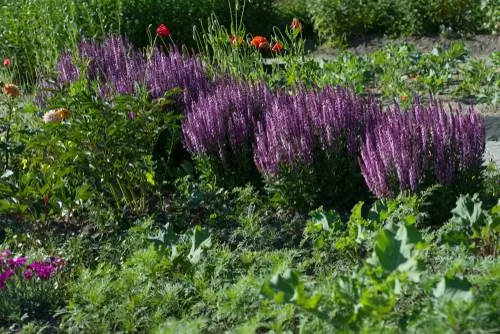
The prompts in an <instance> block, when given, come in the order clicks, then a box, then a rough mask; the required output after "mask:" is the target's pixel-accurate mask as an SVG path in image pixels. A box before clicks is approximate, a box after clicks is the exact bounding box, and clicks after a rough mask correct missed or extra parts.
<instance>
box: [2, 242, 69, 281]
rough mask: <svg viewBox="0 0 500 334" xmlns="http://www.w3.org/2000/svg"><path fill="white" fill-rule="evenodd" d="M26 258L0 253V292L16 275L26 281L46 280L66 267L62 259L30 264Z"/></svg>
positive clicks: (4, 251)
mask: <svg viewBox="0 0 500 334" xmlns="http://www.w3.org/2000/svg"><path fill="white" fill-rule="evenodd" d="M27 263H28V259H27V258H26V257H19V256H15V257H13V256H12V252H11V251H10V250H3V251H1V252H0V290H2V289H3V288H5V286H6V284H7V282H8V281H9V280H11V279H13V276H15V275H16V273H22V276H23V277H24V279H26V280H31V279H32V278H33V277H38V278H39V279H41V280H47V279H49V278H50V277H52V276H53V275H54V274H55V273H56V272H57V271H58V270H60V269H62V268H64V267H65V266H66V261H65V260H64V259H62V258H59V257H55V256H52V257H50V259H48V260H46V261H32V262H31V263H30V264H27Z"/></svg>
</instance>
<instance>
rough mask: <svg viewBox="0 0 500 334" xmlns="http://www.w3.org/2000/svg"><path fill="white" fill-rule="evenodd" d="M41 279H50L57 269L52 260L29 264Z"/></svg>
mask: <svg viewBox="0 0 500 334" xmlns="http://www.w3.org/2000/svg"><path fill="white" fill-rule="evenodd" d="M28 269H31V270H33V271H34V272H35V273H36V275H37V276H38V277H39V278H40V279H41V280H46V279H49V278H50V277H51V276H52V274H53V273H54V272H55V271H56V267H55V266H54V265H52V263H50V262H40V261H35V262H33V263H32V264H30V265H29V266H28Z"/></svg>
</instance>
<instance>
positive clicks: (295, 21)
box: [290, 17, 302, 32]
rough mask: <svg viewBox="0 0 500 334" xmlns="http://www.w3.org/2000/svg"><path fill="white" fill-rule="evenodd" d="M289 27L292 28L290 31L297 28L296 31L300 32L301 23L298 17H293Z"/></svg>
mask: <svg viewBox="0 0 500 334" xmlns="http://www.w3.org/2000/svg"><path fill="white" fill-rule="evenodd" d="M290 29H292V31H295V30H297V31H298V32H302V23H300V21H299V19H298V18H296V17H294V18H293V20H292V24H290Z"/></svg>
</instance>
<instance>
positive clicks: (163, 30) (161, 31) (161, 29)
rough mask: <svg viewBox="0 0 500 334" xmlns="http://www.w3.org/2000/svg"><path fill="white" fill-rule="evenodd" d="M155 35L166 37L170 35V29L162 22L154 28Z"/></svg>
mask: <svg viewBox="0 0 500 334" xmlns="http://www.w3.org/2000/svg"><path fill="white" fill-rule="evenodd" d="M156 35H158V36H160V37H168V36H170V30H169V29H168V28H167V26H166V25H164V24H163V23H162V24H160V25H159V26H158V28H156Z"/></svg>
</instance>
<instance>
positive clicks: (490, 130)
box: [484, 113, 500, 167]
mask: <svg viewBox="0 0 500 334" xmlns="http://www.w3.org/2000/svg"><path fill="white" fill-rule="evenodd" d="M484 120H485V123H486V154H485V157H484V158H485V161H486V162H489V161H491V160H493V161H495V162H496V164H497V167H500V113H497V114H493V115H485V117H484Z"/></svg>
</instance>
